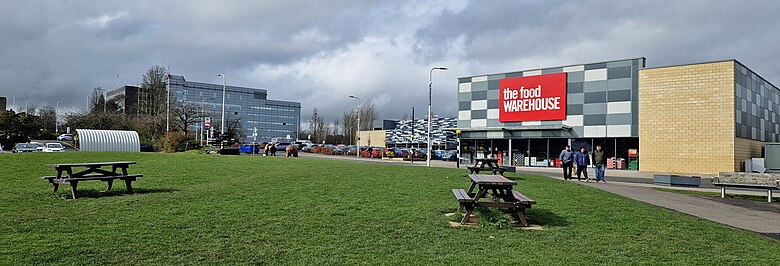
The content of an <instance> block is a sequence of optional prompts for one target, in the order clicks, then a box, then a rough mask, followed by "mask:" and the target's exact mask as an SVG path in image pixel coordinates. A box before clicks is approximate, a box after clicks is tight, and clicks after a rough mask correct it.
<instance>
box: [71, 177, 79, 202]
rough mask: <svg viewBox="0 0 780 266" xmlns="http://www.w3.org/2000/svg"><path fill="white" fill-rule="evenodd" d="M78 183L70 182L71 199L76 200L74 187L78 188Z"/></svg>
mask: <svg viewBox="0 0 780 266" xmlns="http://www.w3.org/2000/svg"><path fill="white" fill-rule="evenodd" d="M78 185H79V181H70V194H71V195H73V199H76V187H78Z"/></svg>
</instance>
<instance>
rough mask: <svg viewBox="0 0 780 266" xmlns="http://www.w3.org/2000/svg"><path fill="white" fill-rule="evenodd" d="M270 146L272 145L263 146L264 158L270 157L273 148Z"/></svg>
mask: <svg viewBox="0 0 780 266" xmlns="http://www.w3.org/2000/svg"><path fill="white" fill-rule="evenodd" d="M269 145H271V143H266V144H265V146H263V156H268V153H269V152H271V147H270V146H269Z"/></svg>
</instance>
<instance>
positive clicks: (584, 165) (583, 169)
mask: <svg viewBox="0 0 780 266" xmlns="http://www.w3.org/2000/svg"><path fill="white" fill-rule="evenodd" d="M574 164H576V165H577V180H580V181H581V180H582V174H583V173H584V174H585V182H588V181H590V177H588V165H589V164H590V156H588V149H586V148H585V147H582V148H580V152H578V153H577V154H575V155H574Z"/></svg>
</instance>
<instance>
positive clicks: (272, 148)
mask: <svg viewBox="0 0 780 266" xmlns="http://www.w3.org/2000/svg"><path fill="white" fill-rule="evenodd" d="M270 151H271V156H276V145H271V149H270Z"/></svg>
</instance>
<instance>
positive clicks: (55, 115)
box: [54, 101, 65, 135]
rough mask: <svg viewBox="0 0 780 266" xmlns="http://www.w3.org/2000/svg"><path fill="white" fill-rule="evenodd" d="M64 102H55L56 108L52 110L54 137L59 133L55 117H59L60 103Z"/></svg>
mask: <svg viewBox="0 0 780 266" xmlns="http://www.w3.org/2000/svg"><path fill="white" fill-rule="evenodd" d="M64 102H65V101H57V104H56V105H57V107H56V108H54V134H55V135H56V134H57V132H59V127H58V125H57V117H59V115H60V114H59V113H60V103H64Z"/></svg>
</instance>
